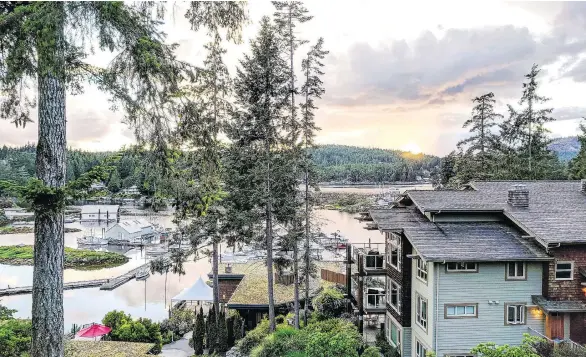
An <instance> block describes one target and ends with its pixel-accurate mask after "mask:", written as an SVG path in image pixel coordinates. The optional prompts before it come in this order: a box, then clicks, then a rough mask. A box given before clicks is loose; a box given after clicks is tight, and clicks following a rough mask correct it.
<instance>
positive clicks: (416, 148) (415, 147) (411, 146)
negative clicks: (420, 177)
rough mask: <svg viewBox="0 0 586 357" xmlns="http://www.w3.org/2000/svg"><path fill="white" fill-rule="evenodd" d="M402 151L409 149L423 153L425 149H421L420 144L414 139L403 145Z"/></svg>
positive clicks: (413, 152)
mask: <svg viewBox="0 0 586 357" xmlns="http://www.w3.org/2000/svg"><path fill="white" fill-rule="evenodd" d="M401 150H402V151H408V152H410V153H412V154H421V152H422V151H423V150H421V148H420V147H419V145H417V144H416V143H414V142H413V141H410V142H408V143H407V144H405V145H403V146H402V147H401Z"/></svg>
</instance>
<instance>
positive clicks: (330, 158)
mask: <svg viewBox="0 0 586 357" xmlns="http://www.w3.org/2000/svg"><path fill="white" fill-rule="evenodd" d="M310 156H311V159H312V161H313V163H315V165H316V166H317V173H318V175H319V180H320V181H325V182H331V181H333V182H336V181H348V182H373V183H376V182H394V181H415V179H416V177H417V176H421V177H429V175H430V173H431V171H432V170H433V169H434V168H435V167H436V166H438V165H439V161H440V159H439V158H438V157H435V156H430V155H424V154H412V153H407V152H402V151H399V150H387V149H372V148H360V147H354V146H344V145H323V146H317V147H316V148H315V149H312V150H310Z"/></svg>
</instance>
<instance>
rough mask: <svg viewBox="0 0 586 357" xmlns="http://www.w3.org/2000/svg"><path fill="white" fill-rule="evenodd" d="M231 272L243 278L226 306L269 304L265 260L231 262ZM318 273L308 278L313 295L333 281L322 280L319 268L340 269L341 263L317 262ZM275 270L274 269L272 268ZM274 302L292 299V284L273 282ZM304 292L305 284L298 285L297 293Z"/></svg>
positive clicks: (221, 266)
mask: <svg viewBox="0 0 586 357" xmlns="http://www.w3.org/2000/svg"><path fill="white" fill-rule="evenodd" d="M231 265H232V274H244V278H243V279H242V280H241V281H240V284H238V287H237V288H236V290H235V291H234V293H233V294H232V297H231V298H230V300H229V301H228V306H230V305H232V306H234V305H256V306H266V305H268V304H269V298H268V280H267V268H266V266H265V262H264V261H263V260H261V261H254V262H248V263H240V264H237V263H232V264H231ZM316 265H317V267H318V273H317V277H316V278H312V279H310V282H309V285H310V288H309V289H310V292H309V293H310V295H313V293H315V291H316V290H317V289H319V288H320V287H321V286H331V285H333V283H330V282H327V281H322V280H321V278H320V274H319V269H329V270H332V271H340V270H341V263H337V262H318V263H316ZM219 270H220V271H224V264H220V269H219ZM274 271H276V269H275V270H274ZM274 294H275V304H278V305H281V304H286V303H288V302H292V301H293V296H294V285H293V284H291V285H283V284H274ZM304 294H305V284H301V285H300V287H299V295H300V297H301V298H303V295H304Z"/></svg>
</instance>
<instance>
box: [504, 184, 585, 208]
mask: <svg viewBox="0 0 586 357" xmlns="http://www.w3.org/2000/svg"><path fill="white" fill-rule="evenodd" d="M582 187H584V186H582ZM508 202H509V204H510V205H511V206H513V207H529V190H528V189H527V185H522V184H517V185H513V187H512V188H510V189H509V199H508Z"/></svg>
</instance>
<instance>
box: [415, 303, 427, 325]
mask: <svg viewBox="0 0 586 357" xmlns="http://www.w3.org/2000/svg"><path fill="white" fill-rule="evenodd" d="M417 324H418V325H419V326H421V327H423V328H424V329H425V330H427V299H424V298H423V297H421V295H419V294H417Z"/></svg>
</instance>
